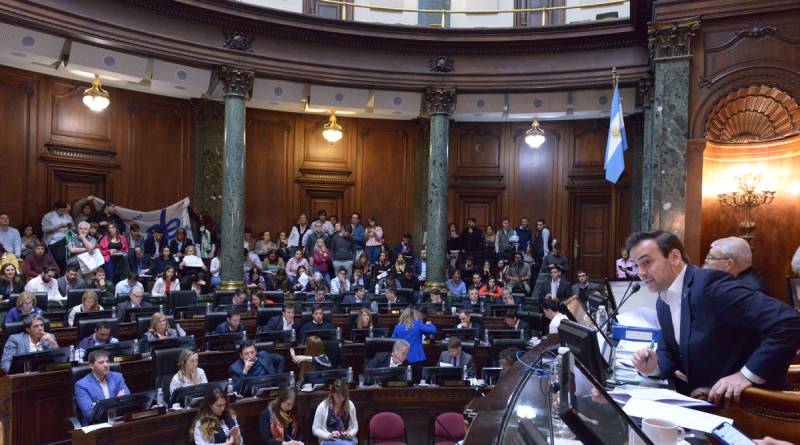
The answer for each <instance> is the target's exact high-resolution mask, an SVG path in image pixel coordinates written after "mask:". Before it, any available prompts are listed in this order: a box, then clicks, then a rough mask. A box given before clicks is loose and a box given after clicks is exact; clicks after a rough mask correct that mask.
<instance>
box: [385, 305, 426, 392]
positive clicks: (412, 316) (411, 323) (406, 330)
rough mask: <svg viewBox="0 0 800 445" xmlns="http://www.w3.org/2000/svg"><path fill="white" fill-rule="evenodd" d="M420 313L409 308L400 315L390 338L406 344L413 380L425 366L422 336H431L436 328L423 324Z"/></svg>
mask: <svg viewBox="0 0 800 445" xmlns="http://www.w3.org/2000/svg"><path fill="white" fill-rule="evenodd" d="M421 318H422V316H421V313H420V312H419V311H417V310H415V309H414V308H413V307H411V306H409V307H407V308H405V310H403V312H402V313H401V314H400V319H399V320H398V323H397V326H395V327H394V331H393V332H392V338H401V339H403V340H405V341H407V342H408V359H407V360H408V363H410V364H411V368H412V369H413V370H414V373H415V374H414V375H415V378H416V376H417V375H418V373H420V372H422V366H423V365H424V364H425V349H424V348H423V346H422V336H423V334H428V335H433V334H435V333H436V326H434V325H433V323H431V322H430V321H428V322H427V323H423V322H422V320H421Z"/></svg>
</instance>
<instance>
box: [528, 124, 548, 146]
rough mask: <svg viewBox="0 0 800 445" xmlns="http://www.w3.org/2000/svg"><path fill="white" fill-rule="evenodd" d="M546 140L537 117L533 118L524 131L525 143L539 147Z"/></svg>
mask: <svg viewBox="0 0 800 445" xmlns="http://www.w3.org/2000/svg"><path fill="white" fill-rule="evenodd" d="M546 140H547V138H546V137H545V135H544V130H542V127H540V126H539V119H536V118H534V119H533V122H531V128H529V129H528V131H526V132H525V143H526V144H528V146H529V147H531V148H539V147H541V146H542V144H544V141H546Z"/></svg>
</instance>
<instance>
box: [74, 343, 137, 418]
mask: <svg viewBox="0 0 800 445" xmlns="http://www.w3.org/2000/svg"><path fill="white" fill-rule="evenodd" d="M89 367H90V368H91V369H92V372H90V373H89V374H86V376H85V377H83V378H82V379H80V380H78V381H77V382H75V403H76V404H77V405H78V408H79V409H80V411H81V415H82V416H83V422H84V423H88V422H89V421H90V420H91V418H90V417H91V415H92V409H93V408H94V404H95V403H96V402H97V401H98V400H105V399H110V398H112V397H121V396H125V395H128V394H130V393H131V390H130V389H128V385H126V384H125V378H123V377H122V374H121V373H119V372H116V371H112V370H111V366H110V364H109V361H108V352H106V351H103V350H97V351H92V352H91V353H90V354H89Z"/></svg>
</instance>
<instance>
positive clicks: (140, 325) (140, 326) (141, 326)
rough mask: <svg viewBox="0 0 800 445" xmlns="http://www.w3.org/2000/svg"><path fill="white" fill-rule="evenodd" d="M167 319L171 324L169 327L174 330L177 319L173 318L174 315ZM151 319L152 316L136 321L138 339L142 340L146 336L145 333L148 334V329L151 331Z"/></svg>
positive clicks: (168, 316)
mask: <svg viewBox="0 0 800 445" xmlns="http://www.w3.org/2000/svg"><path fill="white" fill-rule="evenodd" d="M165 317H167V323H168V324H169V327H171V328H173V329H174V328H175V317H173V316H172V315H166V316H165ZM151 318H153V316H152V315H148V316H146V317H139V318H137V319H136V336H137V338H142V335H144V333H145V332H147V330H148V329H150V319H151Z"/></svg>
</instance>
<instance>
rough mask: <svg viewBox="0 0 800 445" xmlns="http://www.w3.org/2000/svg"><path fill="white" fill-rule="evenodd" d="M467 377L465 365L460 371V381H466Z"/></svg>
mask: <svg viewBox="0 0 800 445" xmlns="http://www.w3.org/2000/svg"><path fill="white" fill-rule="evenodd" d="M468 377H469V376H468V375H467V365H464V367H463V368H462V370H461V380H464V381H466V380H467V378H468Z"/></svg>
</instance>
